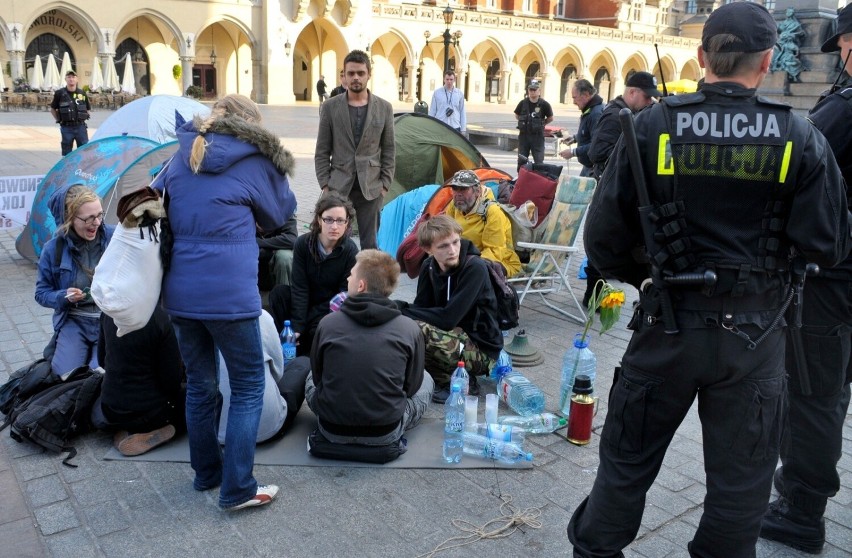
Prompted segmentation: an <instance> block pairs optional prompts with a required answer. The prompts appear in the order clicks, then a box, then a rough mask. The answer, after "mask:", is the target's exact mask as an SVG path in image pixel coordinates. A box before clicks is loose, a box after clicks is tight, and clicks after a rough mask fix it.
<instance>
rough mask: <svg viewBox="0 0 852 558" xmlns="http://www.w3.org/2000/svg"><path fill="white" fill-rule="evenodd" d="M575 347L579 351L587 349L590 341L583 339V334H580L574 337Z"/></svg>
mask: <svg viewBox="0 0 852 558" xmlns="http://www.w3.org/2000/svg"><path fill="white" fill-rule="evenodd" d="M574 346H575V347H577V348H578V349H585V348H586V347H588V346H589V340H588V339H583V334H582V333H578V334H576V335H574Z"/></svg>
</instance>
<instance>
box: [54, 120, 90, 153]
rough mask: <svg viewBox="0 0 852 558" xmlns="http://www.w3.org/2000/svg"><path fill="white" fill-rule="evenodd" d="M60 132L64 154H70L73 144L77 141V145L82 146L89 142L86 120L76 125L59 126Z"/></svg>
mask: <svg viewBox="0 0 852 558" xmlns="http://www.w3.org/2000/svg"><path fill="white" fill-rule="evenodd" d="M59 132H60V133H61V134H62V140H61V142H60V146H61V147H62V156H63V157H64V156H65V155H68V154H69V153H71V151H72V149H73V148H72V147H71V146H72V145H73V144H74V142H75V141H76V142H77V147H82V146H84V145H86V144H87V143H89V130H88V128H87V127H86V123H85V122H81V123H79V124H77V125H75V126H59Z"/></svg>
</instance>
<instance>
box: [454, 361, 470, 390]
mask: <svg viewBox="0 0 852 558" xmlns="http://www.w3.org/2000/svg"><path fill="white" fill-rule="evenodd" d="M452 384H458V385H459V386H460V387H461V394H462V399H464V398H465V397H467V394H468V393H470V375H469V374H468V373H467V370H465V369H464V361H463V360H460V361H459V362H458V364H457V365H456V371H455V372H453V375H452V377H451V378H450V385H452Z"/></svg>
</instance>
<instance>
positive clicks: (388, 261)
mask: <svg viewBox="0 0 852 558" xmlns="http://www.w3.org/2000/svg"><path fill="white" fill-rule="evenodd" d="M398 279H399V264H397V263H396V260H394V259H393V258H392V257H391V256H390V255H388V254H386V253H385V252H381V251H379V250H364V251H362V252H359V253H358V255H357V256H356V263H355V267H353V268H352V271H351V272H350V274H349V280H348V285H347V289H348V290H347V293H348V297H347V298H346V300H345V301H344V302H343V304H342V305H341V307H340V311H338V312H333V313H331V314H329V315H328V316H326V317H325V318H323V319H322V321H321V322H320V324H319V327H318V328H317V331H316V335H315V336H314V343H313V347H312V349H311V373H310V374H308V377H307V379H306V382H305V399H306V401H307V402H308V406H309V407H310V408H311V410H312V411H313V412H314V414H316V415H317V418H318V430H319V432H320V433H321V434H322V435H323V436H324V437H325V438H326V439H327V440H328V441H329V442H331V443H335V444H362V445H370V446H383V445H388V444H394V443H395V442H398V441H399V439H400V438H401V437H402V434H403V432H405V431H406V430H409V429H411V428H413V427H415V426H417V423H419V422H420V418H421V417H422V416H423V412H424V411H425V410H426V407H427V406H428V404H429V399H430V398H431V396H432V390H433V389H434V387H435V384H434V383H433V382H432V378H430V377H429V376H428V375H427V374H424V372H423V336H422V334H421V333H420V328H418V327H417V324H416V323H414V321H412V320H410V319H408V318H406V317H405V316H403V315H402V314H401V313H400V311H399V309H397V307H396V304H394V302H393V301H392V300H390V299H389V298H388V296H389V295H390V294H391V293H392V292H393V290H394V289H395V288H396V284H397V281H398Z"/></svg>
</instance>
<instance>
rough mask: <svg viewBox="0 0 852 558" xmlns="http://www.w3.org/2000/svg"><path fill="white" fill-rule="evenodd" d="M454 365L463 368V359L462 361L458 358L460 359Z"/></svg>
mask: <svg viewBox="0 0 852 558" xmlns="http://www.w3.org/2000/svg"><path fill="white" fill-rule="evenodd" d="M456 366H457V367H459V368H464V361H463V360H460V361H459V362H458V364H456Z"/></svg>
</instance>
